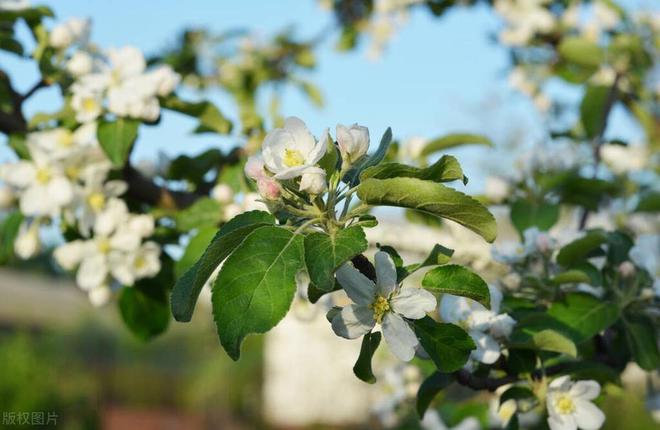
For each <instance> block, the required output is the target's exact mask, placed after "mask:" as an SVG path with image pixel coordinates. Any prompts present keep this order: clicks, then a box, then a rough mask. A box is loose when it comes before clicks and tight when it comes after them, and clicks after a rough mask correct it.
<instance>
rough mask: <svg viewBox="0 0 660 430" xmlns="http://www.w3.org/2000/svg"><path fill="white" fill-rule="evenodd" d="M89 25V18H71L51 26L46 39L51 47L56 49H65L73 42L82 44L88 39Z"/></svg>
mask: <svg viewBox="0 0 660 430" xmlns="http://www.w3.org/2000/svg"><path fill="white" fill-rule="evenodd" d="M90 25H91V22H90V20H89V19H81V18H71V19H69V20H67V21H65V22H63V23H61V24H59V25H57V26H56V27H55V28H53V30H51V32H50V36H49V39H48V41H49V43H50V45H51V46H52V47H54V48H58V49H65V48H68V47H69V46H71V45H73V44H80V45H84V44H86V43H87V41H88V39H89V32H90Z"/></svg>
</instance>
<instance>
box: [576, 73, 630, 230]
mask: <svg viewBox="0 0 660 430" xmlns="http://www.w3.org/2000/svg"><path fill="white" fill-rule="evenodd" d="M620 79H621V74H620V73H617V74H616V76H615V77H614V82H613V83H612V86H611V87H610V90H609V91H608V93H607V99H606V100H605V106H604V107H603V113H602V118H601V122H600V127H599V129H598V133H596V136H594V138H593V140H592V143H591V145H592V147H593V157H594V172H593V175H592V178H593V179H596V178H597V177H598V168H599V167H600V161H601V154H600V149H601V147H602V146H603V136H604V134H605V130H606V129H607V123H608V121H609V117H610V112H611V111H612V107H614V103H615V102H616V99H617V97H618V93H619V90H618V86H619V80H620ZM588 220H589V209H587V208H584V211H583V212H582V216H581V217H580V223H579V226H578V228H579V230H584V229H585V227H586V226H587V221H588Z"/></svg>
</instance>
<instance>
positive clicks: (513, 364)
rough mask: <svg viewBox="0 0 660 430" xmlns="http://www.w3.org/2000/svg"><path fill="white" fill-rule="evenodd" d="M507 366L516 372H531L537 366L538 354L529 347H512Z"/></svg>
mask: <svg viewBox="0 0 660 430" xmlns="http://www.w3.org/2000/svg"><path fill="white" fill-rule="evenodd" d="M506 367H507V370H509V371H511V372H513V373H515V374H520V373H531V372H533V371H534V369H535V368H536V354H535V353H534V351H531V350H529V349H515V348H510V349H509V356H508V357H507V360H506Z"/></svg>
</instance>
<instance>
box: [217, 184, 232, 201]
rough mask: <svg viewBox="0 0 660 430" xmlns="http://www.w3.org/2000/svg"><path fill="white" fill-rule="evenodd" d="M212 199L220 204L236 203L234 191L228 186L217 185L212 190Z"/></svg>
mask: <svg viewBox="0 0 660 430" xmlns="http://www.w3.org/2000/svg"><path fill="white" fill-rule="evenodd" d="M211 197H213V199H215V200H216V201H218V202H220V203H231V202H232V201H234V191H233V190H232V189H231V187H230V186H229V185H227V184H217V185H216V186H214V187H213V189H212V190H211Z"/></svg>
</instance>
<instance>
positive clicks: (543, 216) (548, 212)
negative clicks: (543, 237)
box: [510, 200, 559, 237]
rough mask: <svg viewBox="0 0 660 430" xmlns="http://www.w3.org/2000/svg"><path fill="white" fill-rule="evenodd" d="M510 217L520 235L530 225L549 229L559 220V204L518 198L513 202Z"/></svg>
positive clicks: (540, 228)
mask: <svg viewBox="0 0 660 430" xmlns="http://www.w3.org/2000/svg"><path fill="white" fill-rule="evenodd" d="M510 217H511V222H512V223H513V225H514V227H515V228H516V230H518V233H520V237H522V235H523V233H524V232H525V230H527V229H528V228H530V227H537V228H538V229H539V230H541V231H547V230H549V229H550V228H551V227H552V226H553V225H555V223H557V221H558V220H559V205H555V204H552V203H546V202H541V203H536V202H531V201H529V200H516V201H515V202H513V203H512V204H511V212H510Z"/></svg>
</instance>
